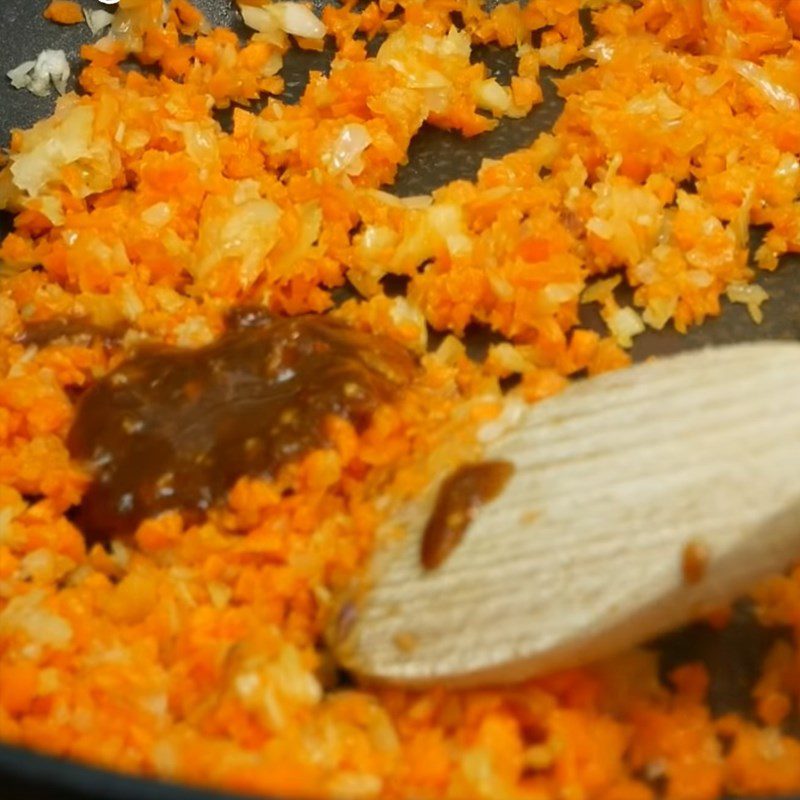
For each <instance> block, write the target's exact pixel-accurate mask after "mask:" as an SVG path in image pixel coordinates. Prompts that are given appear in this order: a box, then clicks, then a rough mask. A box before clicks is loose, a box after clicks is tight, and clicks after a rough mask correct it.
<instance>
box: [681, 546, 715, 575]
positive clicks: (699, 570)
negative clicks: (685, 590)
mask: <svg viewBox="0 0 800 800" xmlns="http://www.w3.org/2000/svg"><path fill="white" fill-rule="evenodd" d="M708 562H709V552H708V547H706V545H704V544H703V543H702V542H697V541H692V542H688V543H687V544H686V545H685V546H684V548H683V554H682V556H681V569H682V570H683V580H684V582H685V583H687V584H689V585H693V584H695V583H700V581H702V580H703V578H705V576H706V572H707V571H708Z"/></svg>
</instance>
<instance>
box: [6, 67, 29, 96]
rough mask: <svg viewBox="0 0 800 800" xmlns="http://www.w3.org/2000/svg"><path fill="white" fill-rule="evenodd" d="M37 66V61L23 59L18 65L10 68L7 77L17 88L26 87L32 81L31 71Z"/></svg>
mask: <svg viewBox="0 0 800 800" xmlns="http://www.w3.org/2000/svg"><path fill="white" fill-rule="evenodd" d="M35 66H36V62H35V61H23V62H22V64H20V65H19V66H18V67H14V69H10V70H9V71H8V72H7V73H6V77H8V79H9V80H10V81H11V85H12V86H13V87H14V88H15V89H24V88H25V87H26V86H27V85H28V84H29V83H30V81H31V79H30V77H29V73H30V72H31V71H32V70H33V68H34V67H35Z"/></svg>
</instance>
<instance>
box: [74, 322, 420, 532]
mask: <svg viewBox="0 0 800 800" xmlns="http://www.w3.org/2000/svg"><path fill="white" fill-rule="evenodd" d="M414 369H415V366H414V362H413V360H412V359H411V357H410V356H409V355H408V353H407V352H406V351H405V350H404V349H403V348H402V347H401V346H400V345H398V344H396V343H395V342H392V341H391V340H389V339H387V338H385V337H380V336H373V335H370V334H366V333H361V332H358V331H355V330H352V329H350V328H347V327H345V326H343V325H341V324H339V323H337V322H335V321H333V320H331V319H329V318H325V317H310V316H309V317H297V318H293V319H275V320H264V319H263V318H262V317H260V316H258V315H256V316H252V315H251V316H245V317H242V318H237V319H236V320H232V321H231V329H230V330H229V331H228V332H227V333H226V334H224V335H223V336H222V337H221V338H220V339H219V340H218V341H216V342H214V343H213V344H211V345H208V346H206V347H203V348H200V349H196V350H183V349H177V348H166V347H162V348H158V349H152V348H151V349H149V350H147V351H143V352H141V353H140V354H138V355H136V356H135V357H133V358H131V359H130V360H129V361H127V362H125V363H124V364H122V365H121V366H120V367H119V368H118V369H116V370H115V371H114V372H112V373H110V374H109V375H107V376H106V377H105V378H103V379H102V380H101V381H100V382H98V383H97V384H96V385H94V386H93V387H92V388H91V389H90V390H89V391H88V392H87V393H86V394H85V395H84V396H83V397H82V398H81V400H80V402H79V405H78V409H77V416H76V419H75V422H74V424H73V427H72V429H71V431H70V434H69V437H68V442H67V443H68V446H69V449H70V452H71V454H72V455H73V457H74V458H76V459H79V460H81V461H83V462H84V463H85V464H86V465H87V467H88V469H89V471H90V472H91V474H92V476H93V482H92V484H91V485H90V487H89V489H88V491H87V493H86V495H85V496H84V498H83V502H82V504H81V506H80V508H79V509H78V513H77V516H76V521H77V523H78V524H79V525H80V526H81V528H82V530H83V531H84V534H85V535H86V537H87V539H88V540H89V541H99V540H104V539H108V538H110V537H112V536H115V535H118V534H124V533H129V532H131V531H132V530H133V529H134V528H135V527H136V525H137V524H138V523H139V522H141V521H142V520H143V519H145V518H147V517H150V516H153V515H156V514H158V513H160V512H163V511H166V510H171V509H179V510H181V511H182V512H183V513H184V514H187V515H188V516H189V517H190V518H191V517H193V516H198V515H199V514H202V512H204V511H206V510H208V509H209V508H211V507H212V506H213V505H215V504H216V503H218V502H219V501H220V500H221V499H222V498H224V496H225V494H226V493H227V491H228V490H229V489H230V488H231V487H232V486H233V484H234V483H235V482H236V480H237V479H238V478H239V477H241V476H243V475H265V476H271V475H275V473H276V471H277V470H279V469H280V467H281V466H283V465H284V464H286V463H287V462H289V461H291V460H292V459H296V458H297V457H299V456H301V455H303V454H304V453H307V452H309V451H310V450H312V449H315V448H318V447H324V446H325V445H326V444H327V439H326V434H325V426H324V422H325V419H326V417H328V416H329V415H337V416H339V417H343V418H345V419H347V420H350V421H351V422H352V423H353V424H354V425H355V426H356V427H358V428H362V427H363V426H364V425H365V424H366V423H367V422H368V421H369V418H370V416H371V414H372V412H373V411H374V409H375V408H376V406H377V405H378V404H380V403H381V402H384V401H386V400H389V399H390V398H391V397H392V396H393V395H394V394H395V392H396V391H397V390H398V388H399V387H400V386H402V385H403V384H404V383H406V382H407V381H408V380H410V379H411V377H412V375H413V371H414Z"/></svg>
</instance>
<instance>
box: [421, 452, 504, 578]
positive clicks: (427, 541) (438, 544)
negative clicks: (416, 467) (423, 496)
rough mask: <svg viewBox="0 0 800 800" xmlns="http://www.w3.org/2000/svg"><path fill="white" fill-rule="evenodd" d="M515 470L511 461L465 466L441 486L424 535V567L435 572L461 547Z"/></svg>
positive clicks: (422, 554)
mask: <svg viewBox="0 0 800 800" xmlns="http://www.w3.org/2000/svg"><path fill="white" fill-rule="evenodd" d="M513 473H514V466H513V464H510V463H509V462H508V461H483V462H480V463H478V464H465V465H464V466H463V467H459V468H458V469H457V470H456V471H455V472H453V473H452V474H451V475H449V476H448V477H447V478H445V480H444V481H443V482H442V485H441V487H440V489H439V494H438V495H437V497H436V505H435V506H434V507H433V513H432V514H431V517H430V519H429V520H428V524H427V525H426V526H425V532H424V533H423V535H422V552H421V560H422V566H423V567H424V568H425V569H427V570H431V569H436V568H437V567H438V566H439V565H440V564H442V563H443V562H444V560H445V559H446V558H447V557H448V556H449V555H450V553H452V552H453V550H454V549H455V548H456V547H457V546H458V544H459V542H460V541H461V540H462V539H463V538H464V532H465V531H466V530H467V527H468V526H469V524H470V522H472V519H473V517H474V516H475V513H476V512H477V511H478V509H479V508H480V507H481V506H482V505H484V503H488V502H489V501H490V500H494V498H495V497H497V495H499V494H500V492H502V491H503V489H504V487H505V485H506V483H508V479H509V478H510V477H511V475H512V474H513Z"/></svg>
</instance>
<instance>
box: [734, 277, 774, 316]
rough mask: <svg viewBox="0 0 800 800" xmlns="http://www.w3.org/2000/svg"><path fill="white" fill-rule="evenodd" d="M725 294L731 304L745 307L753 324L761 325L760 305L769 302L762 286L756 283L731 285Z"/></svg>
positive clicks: (761, 312)
mask: <svg viewBox="0 0 800 800" xmlns="http://www.w3.org/2000/svg"><path fill="white" fill-rule="evenodd" d="M725 294H726V295H727V297H728V300H730V301H731V303H742V304H743V305H745V306H747V312H748V313H749V314H750V318H751V319H752V320H753V322H755V323H756V324H757V325H760V324H761V321H762V320H763V319H764V312H763V311H762V310H761V304H762V303H764V302H765V301H767V300H769V295H768V294H767V292H766V290H765V289H764V288H763V287H762V286H759V285H758V284H756V283H732V284H731V285H730V286H729V287H728V288H727V290H726V292H725Z"/></svg>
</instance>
